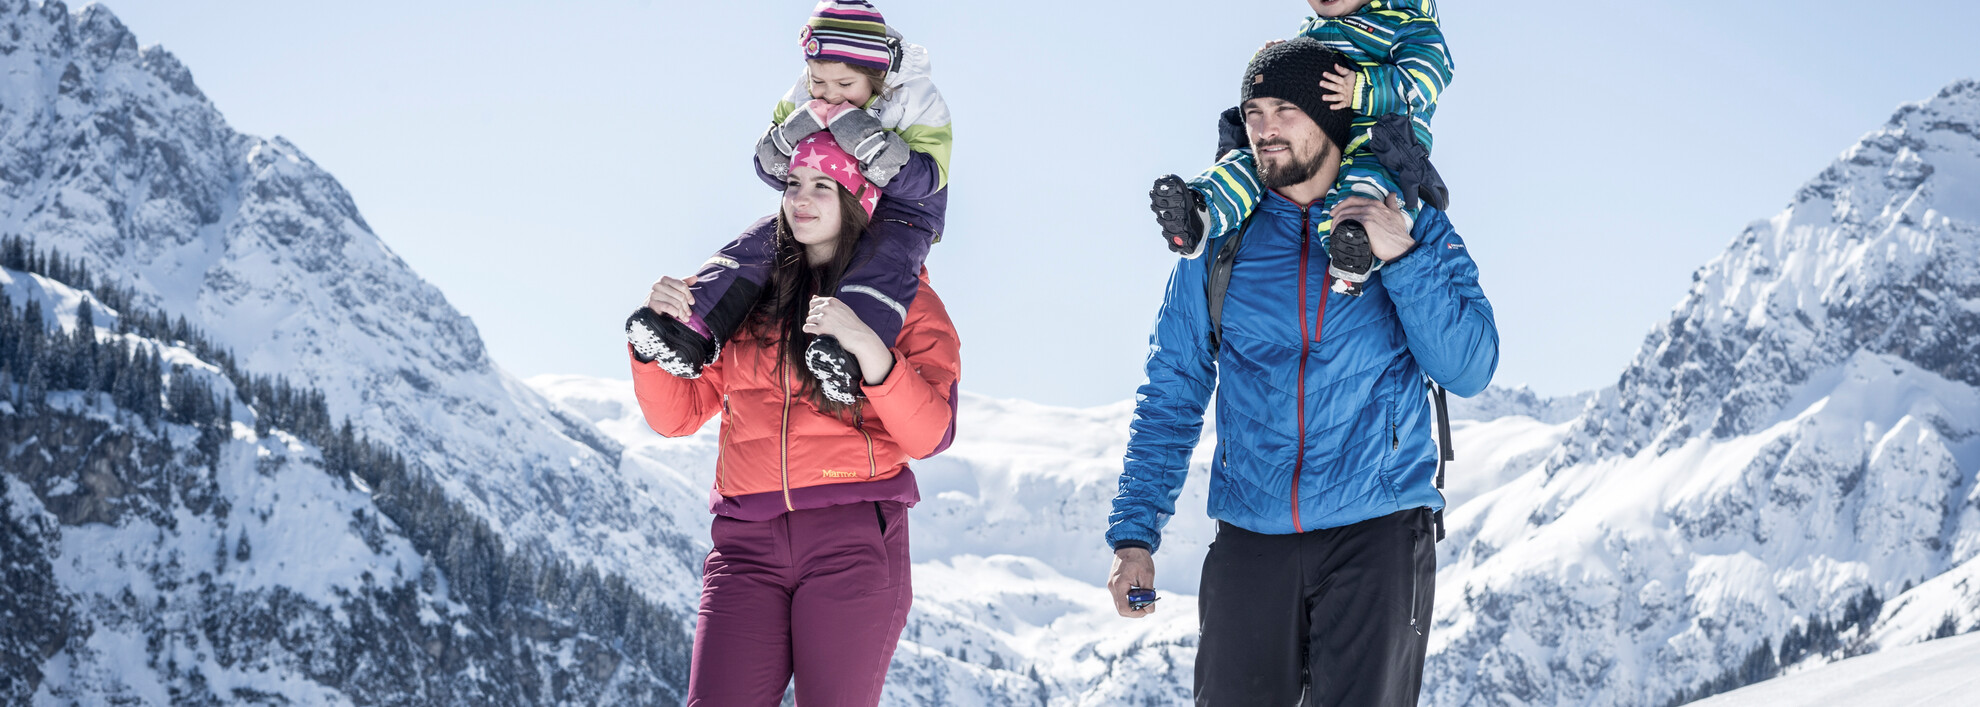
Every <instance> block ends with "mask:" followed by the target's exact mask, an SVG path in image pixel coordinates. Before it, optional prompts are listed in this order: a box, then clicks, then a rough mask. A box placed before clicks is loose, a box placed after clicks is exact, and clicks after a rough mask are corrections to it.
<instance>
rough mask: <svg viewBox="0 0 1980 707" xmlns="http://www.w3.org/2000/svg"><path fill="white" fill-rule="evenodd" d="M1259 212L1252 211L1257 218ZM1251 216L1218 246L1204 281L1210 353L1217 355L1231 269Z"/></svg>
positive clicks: (1249, 225)
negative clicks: (1208, 317) (1208, 315)
mask: <svg viewBox="0 0 1980 707" xmlns="http://www.w3.org/2000/svg"><path fill="white" fill-rule="evenodd" d="M1257 214H1258V212H1257V211H1252V215H1253V216H1256V215H1257ZM1251 218H1252V217H1251V216H1246V217H1244V222H1243V223H1241V224H1238V228H1237V231H1235V232H1233V233H1231V235H1230V236H1228V237H1226V238H1224V241H1223V242H1222V243H1219V244H1218V245H1217V252H1216V254H1215V255H1212V256H1211V257H1210V260H1209V262H1208V263H1206V264H1205V265H1206V267H1209V268H1210V276H1209V277H1207V278H1204V280H1203V290H1204V292H1203V294H1204V298H1205V302H1206V303H1207V304H1209V305H1210V353H1211V354H1212V355H1215V354H1216V352H1217V350H1218V349H1219V348H1221V347H1222V346H1223V343H1224V293H1225V292H1226V291H1228V290H1230V289H1231V268H1233V267H1235V266H1236V265H1237V254H1238V246H1239V245H1242V244H1243V243H1244V232H1245V231H1249V230H1251Z"/></svg>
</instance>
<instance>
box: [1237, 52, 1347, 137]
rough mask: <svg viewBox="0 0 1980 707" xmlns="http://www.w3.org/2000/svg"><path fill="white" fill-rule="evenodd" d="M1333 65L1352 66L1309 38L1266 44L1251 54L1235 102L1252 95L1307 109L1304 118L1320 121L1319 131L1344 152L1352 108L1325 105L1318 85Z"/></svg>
mask: <svg viewBox="0 0 1980 707" xmlns="http://www.w3.org/2000/svg"><path fill="white" fill-rule="evenodd" d="M1336 66H1344V67H1347V68H1348V69H1350V70H1353V69H1355V63H1354V60H1352V59H1349V58H1347V55H1346V54H1342V53H1340V52H1337V51H1334V50H1332V49H1328V48H1327V46H1326V45H1324V44H1321V43H1320V42H1319V41H1318V40H1315V39H1312V38H1310V37H1300V38H1297V39H1289V40H1286V41H1284V42H1280V43H1278V44H1274V45H1272V46H1269V47H1266V48H1265V49H1263V50H1261V51H1259V52H1258V54H1257V55H1255V56H1253V57H1251V65H1250V66H1247V67H1245V69H1244V87H1243V88H1242V89H1241V90H1240V92H1239V98H1238V105H1240V106H1242V105H1244V102H1245V101H1249V100H1251V99H1253V98H1277V99H1280V100H1283V101H1286V102H1288V103H1291V104H1293V105H1296V106H1299V109H1300V110H1303V111H1306V117H1308V118H1312V119H1313V122H1315V123H1319V124H1320V131H1321V132H1324V133H1326V134H1327V138H1328V139H1330V140H1333V141H1334V146H1335V147H1338V148H1340V149H1341V150H1343V151H1345V150H1347V145H1348V135H1349V131H1348V128H1349V126H1350V125H1352V124H1353V123H1354V111H1353V110H1350V109H1346V108H1343V109H1341V110H1334V109H1332V108H1329V107H1327V99H1326V96H1327V89H1326V87H1324V86H1321V85H1320V78H1321V77H1322V76H1325V75H1327V73H1328V72H1330V71H1333V70H1334V67H1336Z"/></svg>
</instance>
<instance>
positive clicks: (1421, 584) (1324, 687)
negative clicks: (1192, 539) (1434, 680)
mask: <svg viewBox="0 0 1980 707" xmlns="http://www.w3.org/2000/svg"><path fill="white" fill-rule="evenodd" d="M1432 522H1433V521H1432V513H1431V511H1430V510H1429V509H1427V508H1414V509H1410V510H1406V511H1399V512H1396V513H1393V514H1390V515H1387V516H1383V517H1381V518H1376V519H1373V520H1367V521H1362V522H1360V523H1356V524H1354V525H1349V526H1345V527H1340V528H1328V529H1326V530H1314V531H1310V532H1306V533H1300V534H1297V535H1261V534H1258V533H1254V532H1251V531H1249V530H1245V529H1243V528H1239V527H1237V526H1234V525H1231V524H1229V523H1222V522H1220V523H1218V524H1217V540H1216V542H1213V543H1211V544H1210V554H1209V555H1208V556H1206V557H1204V559H1203V590H1202V594H1201V596H1200V597H1199V599H1198V602H1197V606H1198V612H1199V615H1200V621H1201V624H1200V625H1201V628H1202V641H1201V644H1200V646H1199V648H1198V649H1197V653H1196V704H1198V705H1208V706H1210V707H1256V706H1266V707H1291V706H1292V705H1304V706H1307V707H1316V706H1325V707H1364V706H1368V705H1383V706H1386V705H1415V704H1416V697H1417V692H1418V691H1419V690H1420V689H1421V688H1422V685H1423V652H1424V649H1425V648H1426V647H1427V646H1428V645H1429V640H1430V638H1429V636H1430V605H1431V601H1430V599H1431V595H1432V594H1433V593H1434V589H1435V586H1436V581H1437V543H1436V536H1435V535H1433V533H1434V532H1435V531H1434V530H1433V529H1432V525H1431V523H1432ZM1302 695H1304V697H1302Z"/></svg>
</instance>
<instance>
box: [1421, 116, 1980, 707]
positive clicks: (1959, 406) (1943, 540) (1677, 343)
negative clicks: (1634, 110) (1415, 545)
mask: <svg viewBox="0 0 1980 707" xmlns="http://www.w3.org/2000/svg"><path fill="white" fill-rule="evenodd" d="M1976 470H1980V83H1976V82H1973V81H1961V82H1958V83H1954V84H1952V85H1950V86H1948V87H1947V88H1946V89H1944V90H1943V91H1941V92H1940V93H1939V94H1938V95H1937V96H1935V97H1933V98H1932V99H1930V100H1928V101H1925V102H1922V103H1917V104H1911V105H1906V106H1904V107H1902V108H1901V109H1899V110H1898V112H1897V113H1896V114H1895V115H1894V116H1892V118H1891V120H1890V122H1889V123H1887V124H1886V125H1884V126H1883V127H1882V128H1880V129H1878V130H1876V131H1875V132H1872V133H1870V134H1869V135H1867V136H1866V137H1864V138H1863V139H1862V140H1861V141H1860V142H1859V143H1858V144H1857V145H1855V146H1854V147H1851V148H1850V149H1849V150H1848V151H1846V152H1845V153H1844V154H1843V155H1842V157H1841V158H1840V159H1838V160H1837V161H1836V162H1835V163H1834V164H1833V165H1832V166H1830V167H1829V168H1828V169H1827V170H1825V171H1824V172H1823V173H1822V174H1821V175H1820V176H1818V177H1816V178H1815V179H1814V180H1813V181H1811V182H1809V184H1808V185H1807V186H1805V187H1803V188H1802V189H1801V191H1800V192H1799V193H1798V194H1796V196H1795V198H1794V201H1793V203H1792V204H1791V205H1790V206H1789V207H1788V208H1787V210H1786V211H1784V212H1782V213H1781V214H1780V215H1778V216H1776V217H1774V218H1772V219H1770V220H1767V221H1764V222H1759V223H1755V224H1753V225H1752V226H1750V227H1749V228H1748V229H1747V230H1746V231H1745V232H1744V233H1743V234H1741V235H1740V236H1739V237H1738V238H1737V239H1735V241H1734V242H1733V244H1732V245H1731V247H1730V248H1729V249H1728V250H1727V252H1726V253H1725V254H1723V255H1721V256H1720V257H1718V258H1717V259H1715V260H1713V261H1712V262H1711V263H1710V264H1708V265H1706V266H1705V267H1704V268H1702V269H1701V270H1700V271H1699V272H1698V274H1697V275H1696V277H1695V284H1694V286H1693V288H1692V290H1691V292H1690V294H1689V295H1688V296H1687V297H1686V298H1685V301H1684V302H1683V303H1681V304H1680V305H1679V306H1678V307H1677V309H1676V311H1675V312H1674V313H1673V314H1672V316H1671V318H1670V320H1669V321H1668V322H1666V323H1664V324H1662V325H1661V326H1659V327H1657V329H1656V330H1655V331H1653V332H1652V333H1651V334H1650V336H1649V337H1648V338H1647V340H1646V341H1645V343H1644V346H1643V348H1642V350H1641V352H1640V353H1639V354H1638V356H1637V358H1636V360H1635V361H1634V362H1633V363H1632V364H1631V365H1630V366H1629V368H1628V369H1627V370H1626V371H1625V372H1624V373H1623V375H1622V377H1621V378H1620V380H1619V381H1618V383H1617V385H1616V386H1615V387H1614V388H1611V389H1607V390H1604V391H1602V392H1600V393H1599V394H1598V396H1597V397H1596V399H1595V401H1594V402H1593V403H1591V404H1590V405H1589V407H1588V409H1587V411H1586V412H1585V413H1583V414H1582V415H1581V416H1580V418H1579V419H1577V420H1576V421H1574V422H1573V423H1572V424H1570V425H1569V426H1568V429H1567V430H1566V432H1565V435H1564V439H1563V440H1562V442H1561V444H1560V445H1559V447H1558V448H1556V449H1555V450H1554V451H1553V452H1552V454H1551V455H1550V456H1549V457H1548V458H1547V459H1546V460H1545V461H1544V462H1539V461H1537V460H1536V461H1535V463H1533V464H1532V466H1531V467H1530V468H1528V469H1525V470H1523V471H1522V472H1520V473H1516V474H1509V476H1511V477H1512V478H1510V480H1509V481H1507V482H1506V483H1505V484H1504V485H1502V486H1500V487H1498V488H1497V489H1494V490H1491V491H1487V492H1485V493H1483V494H1482V495H1480V496H1479V497H1478V498H1477V499H1476V500H1474V501H1471V502H1469V503H1466V504H1464V505H1462V506H1459V507H1458V508H1456V509H1455V511H1454V512H1453V513H1452V514H1451V517H1450V522H1451V536H1450V539H1449V540H1448V541H1446V543H1445V544H1444V545H1443V547H1442V550H1443V553H1444V557H1443V562H1442V563H1441V564H1440V567H1441V570H1440V573H1439V577H1438V602H1437V624H1436V627H1435V632H1434V633H1433V634H1432V647H1431V650H1432V655H1431V659H1430V665H1429V669H1428V674H1427V675H1426V678H1425V681H1424V685H1425V696H1426V698H1428V701H1429V702H1431V703H1433V704H1439V705H1660V704H1665V703H1667V702H1669V701H1671V700H1673V699H1683V698H1687V697H1691V696H1696V695H1698V694H1700V693H1701V692H1712V691H1718V690H1723V689H1725V688H1727V687H1730V686H1736V685H1737V684H1741V683H1744V682H1748V681H1752V680H1755V679H1763V678H1766V677H1769V676H1771V675H1773V674H1775V673H1777V672H1779V671H1780V670H1781V667H1782V666H1783V665H1786V666H1790V667H1793V666H1797V665H1802V666H1805V665H1809V664H1815V663H1821V662H1826V661H1829V660H1832V659H1835V658H1838V657H1841V656H1843V655H1846V654H1851V653H1858V652H1868V651H1874V650H1877V649H1879V648H1883V647H1892V646H1896V645H1902V644H1906V643H1911V642H1916V641H1919V640H1922V639H1926V638H1930V637H1933V636H1936V635H1944V634H1946V633H1951V632H1961V631H1967V630H1973V629H1974V628H1975V627H1976V625H1980V586H1975V585H1974V584H1973V583H1970V582H1958V581H1953V580H1952V579H1948V578H1949V577H1955V576H1961V577H1963V576H1967V575H1970V574H1972V573H1973V572H1974V571H1976V570H1980V565H1976V564H1975V562H1974V558H1975V556H1976V555H1980V495H1976V494H1980V492H1977V491H1976V489H1975V484H1974V477H1975V472H1976ZM1949 571H1950V573H1949ZM1934 578H1938V579H1936V580H1935V579H1934ZM1928 580H1930V581H1928ZM1914 585H1917V586H1916V587H1915V588H1914Z"/></svg>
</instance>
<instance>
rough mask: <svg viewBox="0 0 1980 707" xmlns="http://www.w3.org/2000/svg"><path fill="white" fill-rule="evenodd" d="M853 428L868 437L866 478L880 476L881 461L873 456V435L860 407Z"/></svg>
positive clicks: (854, 413)
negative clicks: (869, 432) (868, 429)
mask: <svg viewBox="0 0 1980 707" xmlns="http://www.w3.org/2000/svg"><path fill="white" fill-rule="evenodd" d="M853 429H856V430H859V436H861V437H865V438H866V478H868V479H871V478H873V477H875V476H879V475H880V462H878V461H876V460H874V458H873V435H870V434H867V433H866V415H864V414H862V413H861V412H860V409H859V408H853ZM883 522H884V521H883Z"/></svg>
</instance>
